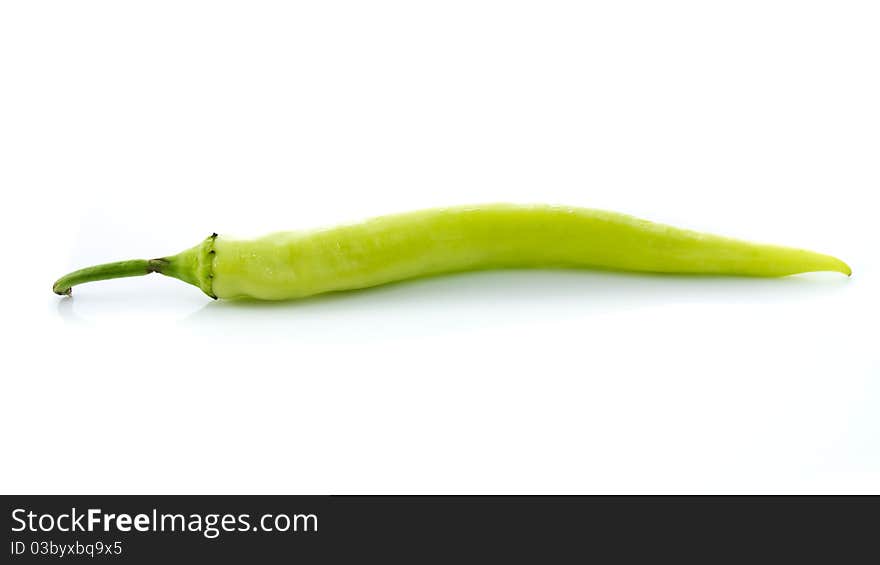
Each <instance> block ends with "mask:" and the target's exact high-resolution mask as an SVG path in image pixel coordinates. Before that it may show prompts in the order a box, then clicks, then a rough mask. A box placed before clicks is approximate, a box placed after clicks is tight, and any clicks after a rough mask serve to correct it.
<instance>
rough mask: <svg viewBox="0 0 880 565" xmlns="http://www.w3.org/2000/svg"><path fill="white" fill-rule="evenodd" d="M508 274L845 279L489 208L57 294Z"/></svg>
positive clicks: (153, 263) (832, 263) (780, 261)
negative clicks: (143, 283) (149, 283)
mask: <svg viewBox="0 0 880 565" xmlns="http://www.w3.org/2000/svg"><path fill="white" fill-rule="evenodd" d="M505 268H514V269H521V268H599V269H618V270H625V271H643V272H651V273H692V274H713V275H739V276H752V277H781V276H785V275H792V274H796V273H805V272H811V271H837V272H840V273H843V274H846V275H849V274H850V273H851V271H850V268H849V266H847V264H846V263H844V262H843V261H841V260H840V259H836V258H834V257H831V256H829V255H822V254H820V253H814V252H812V251H805V250H801V249H793V248H790V247H779V246H775V245H762V244H755V243H748V242H744V241H739V240H735V239H729V238H726V237H719V236H715V235H708V234H703V233H698V232H694V231H688V230H683V229H678V228H674V227H671V226H665V225H661V224H655V223H652V222H648V221H645V220H640V219H638V218H634V217H632V216H626V215H623V214H617V213H614V212H604V211H600V210H589V209H584V208H570V207H562V206H543V205H532V206H519V205H512V204H488V205H482V206H470V207H464V206H463V207H455V208H440V209H433V210H422V211H418V212H410V213H406V214H396V215H392V216H384V217H380V218H375V219H371V220H367V221H364V222H361V223H356V224H350V225H342V226H338V227H334V228H325V229H316V230H310V231H293V232H281V233H274V234H271V235H267V236H264V237H261V238H258V239H233V238H227V237H220V236H217V234H213V235H211V236H210V237H208V238H207V239H205V240H204V241H203V242H201V243H200V244H199V245H196V246H195V247H193V248H191V249H187V250H186V251H184V252H182V253H179V254H177V255H172V256H169V257H164V258H161V259H150V260H145V259H141V260H133V261H120V262H118V263H107V264H104V265H97V266H94V267H88V268H85V269H81V270H79V271H75V272H73V273H70V274H68V275H65V276H63V277H61V278H60V279H59V280H58V281H57V282H56V283H55V285H54V287H53V290H54V291H55V292H56V293H57V294H70V289H71V287H73V286H74V285H77V284H80V283H84V282H90V281H97V280H103V279H112V278H119V277H133V276H139V275H146V274H149V273H161V274H163V275H167V276H170V277H175V278H178V279H180V280H182V281H184V282H188V283H190V284H192V285H195V286H197V287H199V288H200V289H202V290H203V291H204V292H205V293H206V294H207V295H208V296H211V297H213V298H218V297H219V298H236V297H251V298H259V299H264V300H285V299H291V298H301V297H304V296H310V295H313V294H320V293H323V292H332V291H339V290H350V289H358V288H366V287H371V286H376V285H381V284H385V283H390V282H394V281H401V280H406V279H412V278H417V277H424V276H429V275H438V274H443V273H456V272H465V271H477V270H487V269H505Z"/></svg>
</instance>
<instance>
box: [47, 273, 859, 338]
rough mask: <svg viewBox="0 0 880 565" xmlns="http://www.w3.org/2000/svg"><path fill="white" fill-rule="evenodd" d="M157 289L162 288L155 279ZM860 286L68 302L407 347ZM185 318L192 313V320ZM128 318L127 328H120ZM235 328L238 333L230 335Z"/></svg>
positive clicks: (790, 281) (571, 282)
mask: <svg viewBox="0 0 880 565" xmlns="http://www.w3.org/2000/svg"><path fill="white" fill-rule="evenodd" d="M151 282H152V281H151ZM850 282H851V281H849V280H848V279H846V278H844V277H841V276H839V275H836V274H815V275H802V276H796V277H788V278H782V279H750V278H735V277H692V276H675V275H650V274H629V273H611V272H590V271H565V270H560V271H527V270H523V271H494V272H484V273H470V274H463V275H452V276H444V277H436V278H431V279H422V280H415V281H407V282H402V283H397V284H391V285H385V286H381V287H375V288H370V289H364V290H358V291H350V292H341V293H331V294H324V295H319V296H314V297H309V298H305V299H300V300H292V301H286V302H263V301H255V300H217V301H213V300H210V299H209V298H207V297H205V296H204V295H201V293H200V292H199V291H198V290H197V289H195V288H191V287H184V286H183V285H180V284H179V283H177V282H176V281H175V282H174V286H173V287H168V286H165V287H163V288H157V287H156V286H153V285H151V286H150V288H144V289H120V288H116V289H113V290H112V291H111V290H109V289H107V288H103V289H100V291H99V290H98V289H90V290H93V292H92V293H90V295H88V296H83V297H80V296H79V295H80V294H81V293H82V289H77V296H76V297H65V298H60V299H59V300H58V306H57V308H58V314H59V316H60V317H61V318H62V319H64V320H65V321H66V322H69V323H94V324H101V323H102V322H105V321H107V320H108V319H113V318H119V319H121V323H125V322H124V320H125V319H128V318H129V317H130V316H132V315H137V316H138V323H143V322H144V320H143V319H142V317H143V316H144V315H145V314H147V315H148V316H149V318H150V320H151V321H152V322H155V323H159V322H160V321H162V322H166V323H171V322H175V321H176V322H179V323H180V324H182V326H183V327H185V328H193V329H197V330H199V331H205V332H211V333H215V334H217V335H216V336H215V337H222V336H224V335H230V336H232V335H236V334H240V333H250V334H253V332H258V333H260V332H261V333H263V334H264V335H263V337H266V338H270V339H271V338H278V339H288V338H295V339H303V340H307V341H321V342H327V343H333V342H348V341H351V340H355V341H363V340H370V341H372V340H382V339H406V338H411V337H415V336H431V335H441V334H446V333H450V332H453V333H454V332H459V331H463V330H486V329H490V328H491V327H493V326H504V325H510V324H519V323H529V322H542V321H543V322H549V321H553V320H560V319H569V320H571V319H578V318H583V319H585V320H588V319H589V318H590V317H591V316H595V315H599V314H614V313H616V312H617V313H619V312H624V311H627V310H632V309H643V308H666V309H668V311H669V312H670V313H672V314H673V315H674V308H675V307H676V306H677V305H683V304H692V305H693V304H705V305H707V306H711V305H716V306H718V305H731V304H741V305H746V306H748V307H756V306H760V305H765V306H766V307H767V308H770V309H773V308H775V307H778V306H779V305H780V304H786V303H794V302H798V301H809V300H811V299H818V300H823V299H830V298H831V297H833V296H834V295H835V294H836V293H839V292H841V291H843V290H845V289H846V288H847V285H848V284H850ZM184 312H188V313H187V314H184ZM119 321H120V320H117V322H119ZM231 325H234V326H235V328H236V330H235V334H232V333H231V332H230V331H229V327H230V326H231Z"/></svg>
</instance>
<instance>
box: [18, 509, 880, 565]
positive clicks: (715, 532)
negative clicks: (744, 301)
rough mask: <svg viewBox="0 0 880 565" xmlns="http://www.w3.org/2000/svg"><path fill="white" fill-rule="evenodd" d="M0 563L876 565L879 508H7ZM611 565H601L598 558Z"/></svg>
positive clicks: (879, 522) (879, 521) (879, 518)
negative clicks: (686, 562) (771, 562)
mask: <svg viewBox="0 0 880 565" xmlns="http://www.w3.org/2000/svg"><path fill="white" fill-rule="evenodd" d="M3 510H4V512H5V514H6V517H5V519H4V526H5V528H4V529H5V532H6V536H5V539H6V544H5V546H4V552H5V553H6V554H7V556H8V558H6V559H3V562H4V563H40V562H53V561H57V562H61V563H66V562H73V561H76V562H80V561H89V562H96V563H97V562H101V563H157V562H160V561H170V562H172V563H173V562H178V561H179V562H193V561H196V562H206V563H207V562H218V561H219V562H232V563H249V562H258V563H282V562H283V563H290V562H291V561H292V560H299V559H303V560H307V561H308V562H324V561H337V560H342V559H345V560H348V561H351V560H352V559H357V560H370V561H376V562H380V561H381V562H388V561H392V560H393V561H406V562H421V561H424V560H426V559H436V558H438V557H442V558H445V559H449V560H453V559H454V560H455V561H456V562H460V561H467V562H469V561H473V560H478V559H479V560H490V559H491V560H497V559H500V558H509V557H516V558H519V559H522V558H528V559H531V560H534V561H539V562H545V561H547V560H550V559H552V560H554V561H559V560H561V559H564V560H565V561H574V560H577V561H587V560H590V559H593V558H599V557H603V558H611V559H612V560H614V561H618V562H619V561H629V560H640V561H643V560H644V558H645V557H649V558H651V559H652V560H655V559H658V558H674V559H683V558H690V559H693V558H696V559H701V560H704V561H705V560H713V561H714V560H716V559H718V558H730V557H738V558H742V559H749V561H750V562H751V561H754V560H756V559H758V560H764V559H775V560H785V561H788V560H790V559H792V558H794V557H797V556H808V557H810V558H812V559H824V560H826V561H828V562H840V561H844V562H853V561H854V560H856V559H857V560H859V561H861V560H864V559H865V558H870V559H871V560H875V559H876V557H874V553H875V552H876V550H875V548H874V547H873V546H874V545H875V544H874V543H873V540H874V539H875V538H876V536H877V531H878V526H880V499H878V498H877V497H777V496H773V497H752V496H749V497H704V496H688V497H626V496H607V497H603V496H589V497H566V496H560V497H552V496H551V497H544V496H538V497H527V496H523V497H520V496H512V497H511V496H500V497H492V496H473V497H468V496H452V497H422V496H391V497H384V496H7V497H3ZM606 560H607V559H606Z"/></svg>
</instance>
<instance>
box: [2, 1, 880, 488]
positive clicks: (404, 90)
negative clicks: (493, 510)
mask: <svg viewBox="0 0 880 565" xmlns="http://www.w3.org/2000/svg"><path fill="white" fill-rule="evenodd" d="M312 4H313V5H311V6H308V7H305V6H299V7H294V6H292V5H288V3H285V2H279V3H222V2H204V3H193V2H176V1H175V2H151V3H147V4H137V5H135V4H132V3H117V2H89V3H68V2H54V3H17V4H13V3H5V4H3V7H2V8H0V81H2V83H0V84H2V87H0V186H2V187H3V193H4V202H5V204H4V205H3V212H2V216H3V221H2V222H0V230H2V237H3V241H4V242H5V245H4V247H3V254H4V257H3V262H2V265H3V266H2V269H3V273H2V279H0V280H2V283H0V284H2V297H3V314H2V317H3V328H4V338H3V343H4V344H5V345H4V347H3V367H4V368H3V370H2V383H3V384H2V394H0V429H2V432H0V437H2V443H0V452H2V453H3V454H4V455H3V459H4V464H3V465H0V489H2V491H5V492H21V493H24V492H37V493H49V492H65V493H116V492H126V493H131V492H135V493H155V492H171V493H177V492H180V493H191V492H196V493H252V492H255V493H256V492H259V493H453V492H454V493H597V492H602V493H612V492H614V493H635V492H638V493H642V492H649V493H655V492H663V493H668V492H687V493H690V492H875V493H878V492H880V410H878V406H880V354H878V349H880V348H878V346H877V320H878V314H880V298H878V295H880V292H878V290H880V285H878V248H880V247H878V243H880V236H878V226H877V223H876V217H877V214H876V209H877V208H876V202H875V194H876V193H877V190H878V186H880V168H878V157H877V156H878V154H880V136H878V131H880V74H878V73H877V69H878V64H880V61H878V59H880V34H878V33H877V30H878V29H880V18H878V9H880V8H878V5H877V4H876V3H872V2H794V1H792V2H773V1H771V2H767V1H761V2H729V3H718V2H713V3H705V2H696V1H695V2H672V3H668V2H607V3H601V4H600V5H590V6H588V5H586V4H585V3H580V2H572V3H559V2H471V1H468V2H435V3H412V2H379V3H375V2H321V3H312ZM484 201H512V202H550V203H563V204H571V205H580V206H589V207H597V208H608V209H613V210H619V211H624V212H629V213H632V214H636V215H640V216H643V217H647V218H649V219H653V220H657V221H663V222H667V223H672V224H677V225H681V226H685V227H690V228H695V229H701V230H706V231H711V232H716V233H722V234H727V235H733V236H741V237H745V238H749V239H754V240H762V241H771V242H776V243H781V244H791V245H796V246H801V247H807V248H813V249H816V250H818V251H826V252H830V253H833V254H836V255H838V256H840V257H841V258H843V259H845V260H846V261H848V262H849V263H850V264H851V265H852V267H853V270H854V273H855V274H854V276H853V277H852V278H851V279H846V278H844V277H840V276H833V275H829V276H819V275H817V276H806V277H794V278H790V279H781V280H737V279H711V280H699V279H697V280H695V279H687V278H676V277H655V276H634V275H622V274H608V273H553V272H549V273H503V274H483V275H468V276H460V277H452V278H445V279H435V280H428V281H421V282H416V283H411V284H403V285H397V286H393V287H387V288H381V289H376V290H372V291H367V292H362V293H353V294H345V295H337V296H331V297H325V298H317V299H313V300H307V301H303V302H298V303H288V304H281V305H265V306H262V305H240V304H235V303H223V302H211V301H210V300H208V299H207V298H206V297H204V296H203V295H201V293H200V292H199V291H198V290H196V289H195V288H192V287H188V286H186V285H184V284H182V283H180V282H178V281H174V280H171V279H163V278H161V277H159V276H153V277H145V278H142V279H129V280H119V281H110V282H106V283H97V284H93V285H87V286H83V287H80V288H77V289H76V292H75V296H74V297H73V298H72V299H59V298H58V297H56V296H54V295H52V294H51V293H50V292H49V289H50V286H51V283H52V281H53V280H54V279H55V278H57V277H58V276H59V275H61V274H63V273H64V272H66V271H69V270H71V269H74V268H78V267H81V266H85V265H88V264H91V263H96V262H104V261H109V260H117V259H124V258H136V257H151V256H159V255H166V254H169V253H173V252H176V251H179V250H182V249H183V248H186V247H189V246H190V245H193V244H195V243H196V242H198V241H199V240H200V239H201V238H202V237H204V236H205V235H207V234H209V233H211V232H212V231H217V232H221V233H235V234H242V233H245V234H258V233H262V232H267V231H273V230H279V229H292V228H301V227H308V226H313V225H319V224H332V223H336V222H343V221H349V220H353V219H357V218H361V217H365V216H371V215H376V214H382V213H386V212H392V211H399V210H407V209H413V208H420V207H425V206H433V205H444V204H459V203H471V202H484Z"/></svg>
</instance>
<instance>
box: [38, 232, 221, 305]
mask: <svg viewBox="0 0 880 565" xmlns="http://www.w3.org/2000/svg"><path fill="white" fill-rule="evenodd" d="M216 238H217V234H211V235H210V236H209V237H208V238H206V239H205V240H204V241H203V242H202V243H200V244H199V245H196V246H195V247H191V248H190V249H187V250H186V251H183V252H181V253H178V254H177V255H169V256H167V257H161V258H158V259H131V260H129V261H117V262H115V263H104V264H102V265H94V266H92V267H86V268H85V269H80V270H78V271H74V272H72V273H68V274H66V275H64V276H63V277H61V278H60V279H58V280H57V281H55V284H54V285H52V291H53V292H55V294H60V295H69V294H70V293H71V289H72V288H73V287H74V286H76V285H78V284H82V283H87V282H94V281H103V280H108V279H121V278H124V277H142V276H144V275H149V274H150V273H159V274H161V275H165V276H167V277H173V278H175V279H179V280H182V281H183V282H186V283H189V284H192V285H195V286H197V287H199V288H200V289H202V291H203V292H204V293H205V294H207V295H208V296H210V297H211V298H217V297H216V296H215V295H214V293H213V292H212V290H211V288H212V286H211V280H212V278H213V269H212V264H213V256H214V252H213V246H214V240H215V239H216Z"/></svg>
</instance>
